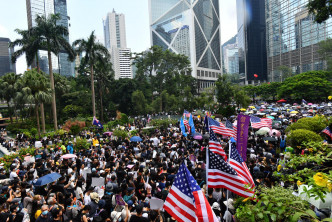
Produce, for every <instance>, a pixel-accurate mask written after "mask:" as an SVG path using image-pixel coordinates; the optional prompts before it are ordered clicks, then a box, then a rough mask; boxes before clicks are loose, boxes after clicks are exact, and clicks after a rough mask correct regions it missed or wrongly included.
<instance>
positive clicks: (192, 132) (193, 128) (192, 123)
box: [189, 114, 195, 136]
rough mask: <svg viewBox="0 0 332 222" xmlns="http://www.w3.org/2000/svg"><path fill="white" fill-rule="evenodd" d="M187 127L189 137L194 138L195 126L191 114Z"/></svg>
mask: <svg viewBox="0 0 332 222" xmlns="http://www.w3.org/2000/svg"><path fill="white" fill-rule="evenodd" d="M189 126H190V129H191V135H192V136H194V135H195V124H194V120H193V116H192V115H191V114H190V116H189Z"/></svg>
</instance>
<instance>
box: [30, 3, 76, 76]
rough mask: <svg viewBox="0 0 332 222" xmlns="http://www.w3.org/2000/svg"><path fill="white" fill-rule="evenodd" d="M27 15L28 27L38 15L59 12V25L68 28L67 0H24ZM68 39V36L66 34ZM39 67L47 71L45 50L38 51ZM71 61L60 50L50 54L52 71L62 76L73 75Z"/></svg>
mask: <svg viewBox="0 0 332 222" xmlns="http://www.w3.org/2000/svg"><path fill="white" fill-rule="evenodd" d="M26 6H27V17H28V27H29V29H30V28H31V27H33V26H35V25H36V22H35V19H36V17H37V16H38V15H45V16H46V17H47V16H49V15H50V14H56V13H58V14H60V20H59V21H58V24H59V25H62V26H64V27H66V28H68V25H69V24H68V20H69V17H68V15H67V0H26ZM66 39H67V40H69V36H66ZM38 55H39V63H40V68H41V70H43V71H44V72H45V73H49V66H48V55H47V52H46V51H43V50H40V51H39V52H38ZM73 67H74V66H73V64H72V62H70V61H68V54H67V53H64V52H60V53H59V55H58V56H56V55H54V54H52V68H53V72H56V73H60V74H61V75H64V76H74V68H73Z"/></svg>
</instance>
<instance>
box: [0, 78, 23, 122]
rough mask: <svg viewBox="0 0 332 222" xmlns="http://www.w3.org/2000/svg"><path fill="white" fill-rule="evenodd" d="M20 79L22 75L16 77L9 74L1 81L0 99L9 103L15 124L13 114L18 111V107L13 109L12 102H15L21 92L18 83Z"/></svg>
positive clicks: (11, 118)
mask: <svg viewBox="0 0 332 222" xmlns="http://www.w3.org/2000/svg"><path fill="white" fill-rule="evenodd" d="M19 79H20V75H16V74H15V73H7V74H5V75H4V76H2V77H1V81H0V88H1V91H0V92H1V93H0V98H2V99H4V100H5V101H6V103H7V107H8V113H9V117H10V122H11V123H13V113H14V112H15V110H16V106H14V107H12V106H11V102H14V98H15V97H16V93H17V91H18V90H19V88H18V87H17V82H18V80H19Z"/></svg>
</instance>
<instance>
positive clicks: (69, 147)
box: [67, 144, 74, 154]
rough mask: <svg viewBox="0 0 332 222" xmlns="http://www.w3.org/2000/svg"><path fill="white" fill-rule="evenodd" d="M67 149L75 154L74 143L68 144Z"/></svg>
mask: <svg viewBox="0 0 332 222" xmlns="http://www.w3.org/2000/svg"><path fill="white" fill-rule="evenodd" d="M67 150H68V152H69V153H70V154H73V153H74V148H73V145H71V144H69V145H68V146H67Z"/></svg>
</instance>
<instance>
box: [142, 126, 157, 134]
mask: <svg viewBox="0 0 332 222" xmlns="http://www.w3.org/2000/svg"><path fill="white" fill-rule="evenodd" d="M155 131H156V129H155V128H154V127H152V128H148V129H142V133H143V134H145V135H147V136H151V135H152V134H153V133H155Z"/></svg>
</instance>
